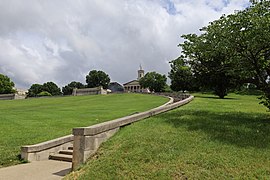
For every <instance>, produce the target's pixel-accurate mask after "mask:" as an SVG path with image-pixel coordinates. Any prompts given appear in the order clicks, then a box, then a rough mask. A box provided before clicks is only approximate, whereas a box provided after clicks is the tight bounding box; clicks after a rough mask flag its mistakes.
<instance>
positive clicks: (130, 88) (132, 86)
mask: <svg viewBox="0 0 270 180" xmlns="http://www.w3.org/2000/svg"><path fill="white" fill-rule="evenodd" d="M143 77H144V70H143V69H142V66H141V65H140V69H139V70H138V77H137V79H135V80H132V81H129V82H127V83H125V84H123V85H124V89H125V92H144V93H148V92H149V89H147V88H142V87H141V85H140V83H139V80H140V79H141V78H143Z"/></svg>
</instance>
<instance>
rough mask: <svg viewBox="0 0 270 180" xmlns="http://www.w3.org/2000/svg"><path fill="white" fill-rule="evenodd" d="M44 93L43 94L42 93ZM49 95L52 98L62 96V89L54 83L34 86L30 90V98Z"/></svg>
mask: <svg viewBox="0 0 270 180" xmlns="http://www.w3.org/2000/svg"><path fill="white" fill-rule="evenodd" d="M41 92H43V93H41ZM46 92H47V93H49V94H50V95H52V96H57V95H61V94H62V93H61V89H60V88H59V87H58V86H57V85H56V84H55V83H54V82H46V83H44V84H43V85H41V84H32V85H31V87H30V88H29V89H28V94H27V96H28V97H37V96H40V93H41V95H45V94H47V93H46Z"/></svg>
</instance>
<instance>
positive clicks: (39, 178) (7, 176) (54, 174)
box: [0, 160, 71, 180]
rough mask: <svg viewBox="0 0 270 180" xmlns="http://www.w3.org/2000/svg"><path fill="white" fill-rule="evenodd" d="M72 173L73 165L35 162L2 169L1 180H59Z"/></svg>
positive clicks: (0, 171) (52, 161) (61, 162)
mask: <svg viewBox="0 0 270 180" xmlns="http://www.w3.org/2000/svg"><path fill="white" fill-rule="evenodd" d="M70 171H71V163H70V162H63V161H54V160H47V161H35V162H32V163H26V164H20V165H16V166H11V167H6V168H1V169H0V180H58V179H62V178H63V177H64V176H65V175H66V174H68V173H69V172H70Z"/></svg>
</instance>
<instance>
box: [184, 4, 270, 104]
mask: <svg viewBox="0 0 270 180" xmlns="http://www.w3.org/2000/svg"><path fill="white" fill-rule="evenodd" d="M269 29H270V2H269V1H254V2H253V4H252V5H251V6H250V7H248V8H246V9H245V10H243V11H238V12H236V13H235V14H232V15H228V16H225V15H223V16H222V17H221V18H220V19H218V20H216V21H213V22H211V23H210V25H209V26H207V27H203V28H202V29H201V31H202V34H200V35H196V34H188V35H183V36H182V37H183V38H184V39H185V41H184V43H182V44H180V45H179V46H180V47H181V48H182V56H183V58H184V60H185V61H187V62H188V63H189V64H190V66H191V69H192V72H193V73H194V74H195V76H196V77H198V78H200V81H201V82H202V84H205V85H208V86H210V87H211V88H213V89H214V91H215V93H216V94H217V95H219V96H220V97H224V95H226V93H227V90H228V89H229V88H230V87H235V86H237V85H238V84H242V83H253V84H255V85H256V86H257V87H258V88H259V89H260V90H262V91H263V92H264V96H263V97H262V99H264V101H263V102H262V103H264V105H266V106H268V108H270V104H269V100H270V85H269V82H270V78H269V77H270V31H269Z"/></svg>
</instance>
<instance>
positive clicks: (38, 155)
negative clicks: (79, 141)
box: [21, 135, 74, 162]
mask: <svg viewBox="0 0 270 180" xmlns="http://www.w3.org/2000/svg"><path fill="white" fill-rule="evenodd" d="M73 138H74V137H73V135H68V136H64V137H61V138H57V139H53V140H50V141H46V142H42V143H39V144H35V145H29V146H27V145H26V146H22V147H21V158H23V159H24V160H27V161H29V162H32V161H43V160H48V159H49V156H50V155H53V154H55V153H56V152H58V151H60V150H65V149H68V147H70V146H73Z"/></svg>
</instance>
